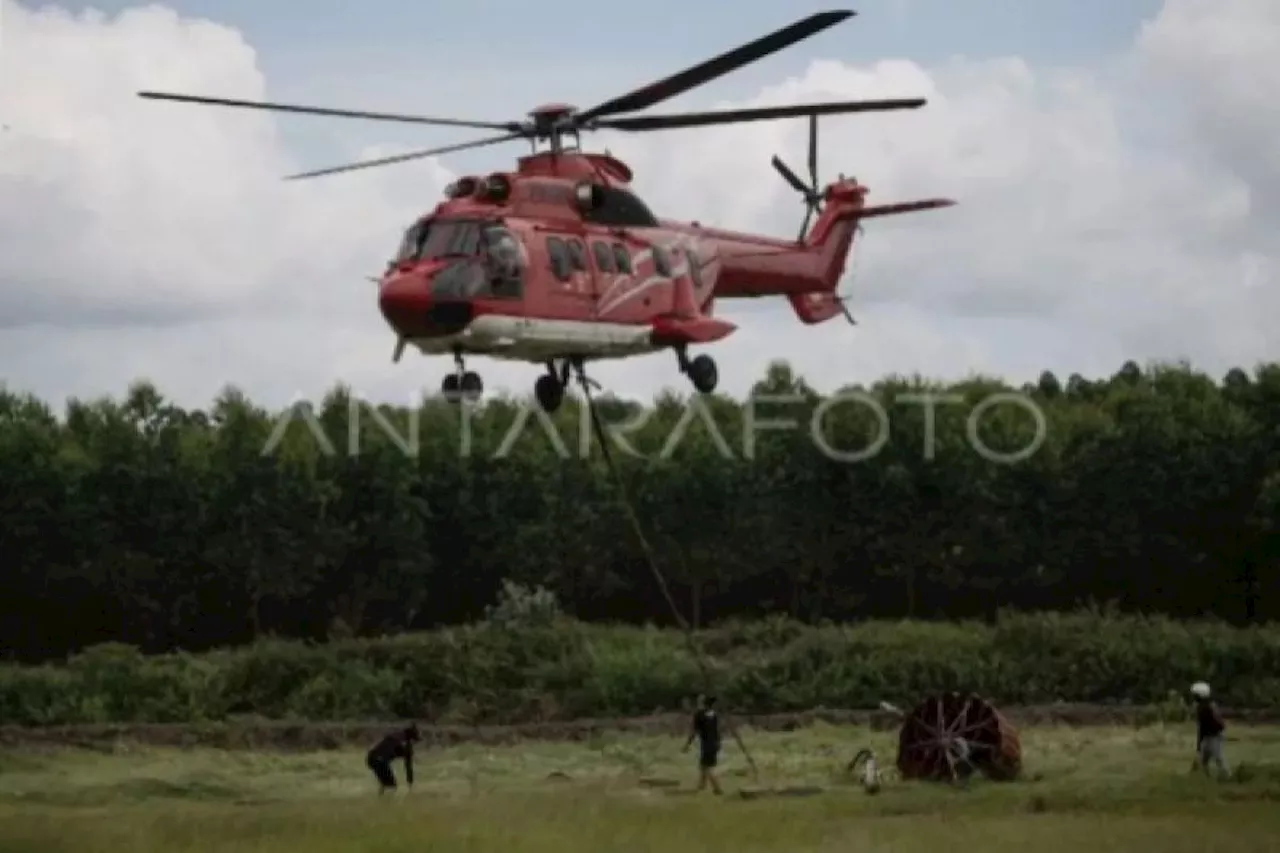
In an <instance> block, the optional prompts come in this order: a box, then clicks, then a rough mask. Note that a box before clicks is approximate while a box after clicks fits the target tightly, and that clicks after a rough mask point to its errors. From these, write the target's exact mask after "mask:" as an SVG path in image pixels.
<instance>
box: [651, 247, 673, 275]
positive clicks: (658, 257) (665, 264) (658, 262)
mask: <svg viewBox="0 0 1280 853" xmlns="http://www.w3.org/2000/svg"><path fill="white" fill-rule="evenodd" d="M653 271H654V272H656V273H657V274H658V275H660V276H664V277H669V276H670V275H671V259H670V258H668V257H667V250H666V249H664V248H662V247H661V246H654V247H653Z"/></svg>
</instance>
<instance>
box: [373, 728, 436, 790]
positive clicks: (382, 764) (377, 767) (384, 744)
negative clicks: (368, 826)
mask: <svg viewBox="0 0 1280 853" xmlns="http://www.w3.org/2000/svg"><path fill="white" fill-rule="evenodd" d="M421 737H422V736H421V734H420V733H419V732H418V724H417V723H413V724H411V725H409V726H408V728H405V729H401V730H400V731H394V732H391V733H390V734H388V735H387V736H386V737H384V738H383V739H382V740H380V741H378V742H377V743H376V744H374V746H373V748H372V749H370V750H369V754H368V755H367V756H365V764H367V765H368V767H369V769H370V770H372V771H373V776H374V778H375V779H377V780H378V793H379V794H385V793H386V792H387V791H393V790H395V788H396V774H395V771H394V770H392V769H391V762H393V761H395V760H396V759H397V758H403V759H404V779H405V782H406V783H407V784H408V785H409V787H410V788H412V787H413V745H414V744H415V743H417V742H418V741H419V740H420V739H421Z"/></svg>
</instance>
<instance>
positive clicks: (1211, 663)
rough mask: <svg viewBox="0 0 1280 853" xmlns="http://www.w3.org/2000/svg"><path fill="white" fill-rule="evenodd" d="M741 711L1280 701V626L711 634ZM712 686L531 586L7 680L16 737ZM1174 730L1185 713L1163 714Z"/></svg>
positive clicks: (561, 704)
mask: <svg viewBox="0 0 1280 853" xmlns="http://www.w3.org/2000/svg"><path fill="white" fill-rule="evenodd" d="M698 644H699V647H700V648H702V649H704V650H705V653H706V654H707V656H708V659H709V663H710V666H711V668H712V670H713V672H714V675H715V678H716V682H717V684H716V689H717V691H718V692H719V694H720V695H721V696H722V697H723V700H722V701H723V702H724V704H725V706H726V707H731V708H733V709H735V710H737V711H740V712H746V713H765V712H770V711H789V710H802V709H807V708H814V707H828V708H870V707H874V706H876V705H877V704H878V703H879V702H880V701H882V700H888V701H890V702H895V703H899V704H902V703H907V704H910V703H912V702H914V701H915V700H917V699H919V698H920V697H922V696H923V695H925V694H927V693H931V692H933V691H936V690H941V689H948V688H958V689H968V690H976V691H978V692H980V693H983V694H985V695H987V696H989V697H990V698H991V699H993V700H994V701H996V702H997V703H1005V704H1039V703H1050V702H1055V701H1060V700H1061V701H1070V702H1104V703H1126V704H1143V705H1161V706H1166V705H1168V704H1169V696H1170V693H1171V691H1172V692H1174V693H1176V694H1177V695H1179V696H1180V695H1182V693H1183V691H1185V689H1186V686H1187V685H1189V684H1190V683H1191V682H1193V681H1196V680H1200V679H1205V680H1208V681H1209V682H1210V683H1212V684H1213V686H1214V690H1215V693H1216V694H1217V695H1218V696H1219V697H1221V700H1222V701H1223V702H1224V703H1225V704H1228V705H1234V706H1240V707H1266V706H1273V705H1276V704H1277V703H1280V678H1278V677H1277V675H1276V673H1280V626H1274V625H1272V626H1261V627H1253V628H1233V627H1230V626H1227V625H1224V624H1221V623H1216V622H1177V621H1174V620H1171V619H1167V618H1164V617H1136V616H1117V615H1113V614H1106V613H1098V612H1093V611H1087V612H1081V613H1070V614H1053V613H1049V614H1003V615H1001V616H1000V617H999V618H998V619H997V620H996V621H995V622H994V623H992V624H983V623H967V622H966V623H922V622H914V623H913V622H890V621H874V622H862V623H857V624H852V625H823V626H804V625H801V624H799V623H794V622H788V621H786V620H781V619H776V618H774V619H770V620H768V621H764V622H760V623H757V624H747V623H736V624H730V625H726V626H723V627H715V628H710V629H708V630H705V631H703V632H701V633H700V635H699V637H698ZM701 687H702V678H701V674H700V672H699V669H698V667H697V665H696V662H695V661H694V660H692V659H691V657H690V655H689V652H688V649H687V648H686V646H685V641H684V637H683V636H682V635H681V634H680V633H679V632H678V631H673V630H659V629H656V628H638V627H631V626H605V625H588V624H582V623H578V622H574V621H572V620H568V619H565V618H563V617H562V616H560V615H559V609H558V607H555V606H554V597H552V598H550V599H549V598H547V597H546V596H545V595H542V594H541V593H539V592H538V591H537V590H532V591H530V590H521V589H517V588H512V589H511V590H510V591H509V594H508V595H507V596H506V597H505V598H504V599H503V600H502V602H500V603H499V605H498V606H497V607H496V608H495V609H494V611H492V612H491V613H490V615H489V619H488V620H486V622H485V623H483V624H481V625H475V626H465V627H461V628H448V629H443V630H439V631H435V632H431V633H424V634H407V635H403V636H396V637H385V638H380V639H374V640H341V641H335V642H331V643H329V644H327V645H320V646H315V645H305V644H302V643H296V642H286V641H280V640H272V641H264V642H260V643H257V644H255V645H252V646H247V647H244V648H239V649H232V650H224V651H218V652H212V653H209V654H204V655H189V654H174V655H160V656H155V657H145V656H143V655H140V654H139V653H138V652H137V651H136V650H135V649H131V648H129V647H122V646H116V645H109V646H99V647H95V648H93V649H89V650H87V651H86V652H84V653H83V654H80V655H77V656H75V657H73V658H71V659H70V660H68V661H67V662H66V663H65V664H62V665H58V666H53V665H44V666H36V667H21V666H15V665H3V666H0V722H3V723H16V724H22V725H52V724H71V723H106V722H134V723H139V722H200V721H209V720H221V719H226V718H227V717H228V716H232V715H237V714H252V715H255V716H259V717H264V718H268V719H288V720H317V721H318V720H357V719H389V718H394V717H404V716H411V715H412V716H417V717H419V718H420V719H423V720H429V719H434V720H440V721H450V722H465V723H485V722H488V723H509V722H528V721H540V720H553V719H572V718H580V717H588V716H590V717H608V716H623V715H636V714H649V713H653V712H657V711H669V710H678V709H680V708H681V706H682V702H683V701H685V700H686V699H687V698H688V697H689V696H690V695H692V694H693V693H696V692H697V691H699V690H700V689H701ZM1160 713H1161V715H1164V716H1167V715H1169V714H1172V713H1174V712H1173V710H1171V709H1170V708H1164V709H1163V710H1161V711H1160Z"/></svg>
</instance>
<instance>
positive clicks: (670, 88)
mask: <svg viewBox="0 0 1280 853" xmlns="http://www.w3.org/2000/svg"><path fill="white" fill-rule="evenodd" d="M853 15H854V13H853V12H852V11H851V10H847V9H840V10H834V11H830V12H817V13H815V14H813V15H810V16H809V17H807V18H804V19H802V20H799V21H796V22H795V23H794V24H791V25H789V26H786V27H783V28H782V29H780V30H777V31H775V32H772V33H770V34H769V35H767V36H761V37H760V38H758V39H756V40H755V41H753V42H748V43H747V44H744V45H742V46H741V47H737V48H734V49H733V50H731V51H728V52H727V53H722V54H720V55H719V56H717V57H715V58H713V59H708V60H707V61H706V62H703V63H700V64H698V65H695V66H693V67H692V68H686V69H685V70H684V71H681V72H680V73H678V74H672V75H671V76H670V77H666V78H664V79H662V80H659V81H657V82H656V83H650V84H649V85H647V86H643V87H641V88H639V89H636V90H634V91H631V92H628V93H627V94H625V95H621V96H619V97H617V98H614V99H613V100H610V101H605V102H604V103H603V104H598V105H597V106H594V107H592V108H591V109H589V110H587V111H586V112H581V113H578V115H577V116H575V119H576V121H578V122H580V123H582V122H589V121H591V120H592V119H596V118H599V117H601V116H607V115H614V114H616V113H629V112H634V111H636V110H643V109H645V108H646V107H651V106H653V105H654V104H656V103H658V102H660V101H665V100H667V99H668V98H674V97H675V96H676V95H679V94H681V93H683V92H687V91H689V90H690V89H692V88H694V87H695V86H701V85H702V84H703V83H708V82H710V81H712V80H714V79H716V78H717V77H723V76H724V75H725V74H728V73H729V72H730V71H736V70H737V69H739V68H741V67H742V66H744V65H747V64H749V63H752V62H755V61H756V60H758V59H763V58H764V57H766V56H768V55H769V54H771V53H777V52H778V51H779V50H782V49H783V48H784V47H790V46H791V45H793V44H795V43H796V42H798V41H801V40H803V39H807V38H808V37H809V36H811V35H814V34H816V33H819V32H821V31H822V30H825V29H827V28H828V27H832V26H835V25H836V24H838V23H840V22H841V21H843V20H846V19H848V18H851V17H853Z"/></svg>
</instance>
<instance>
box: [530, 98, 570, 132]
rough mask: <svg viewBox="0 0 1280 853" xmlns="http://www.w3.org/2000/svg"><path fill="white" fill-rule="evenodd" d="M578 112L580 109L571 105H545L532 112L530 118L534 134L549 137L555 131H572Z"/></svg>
mask: <svg viewBox="0 0 1280 853" xmlns="http://www.w3.org/2000/svg"><path fill="white" fill-rule="evenodd" d="M577 112H578V108H577V107H575V106H572V105H570V104H543V105H542V106H540V107H535V108H534V109H532V110H530V111H529V118H530V120H531V122H532V124H533V131H534V133H536V134H537V135H539V136H547V135H549V134H550V133H552V132H553V131H557V130H560V131H563V130H570V129H572V128H573V126H574V121H573V117H574V116H575V115H576V114H577Z"/></svg>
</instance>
